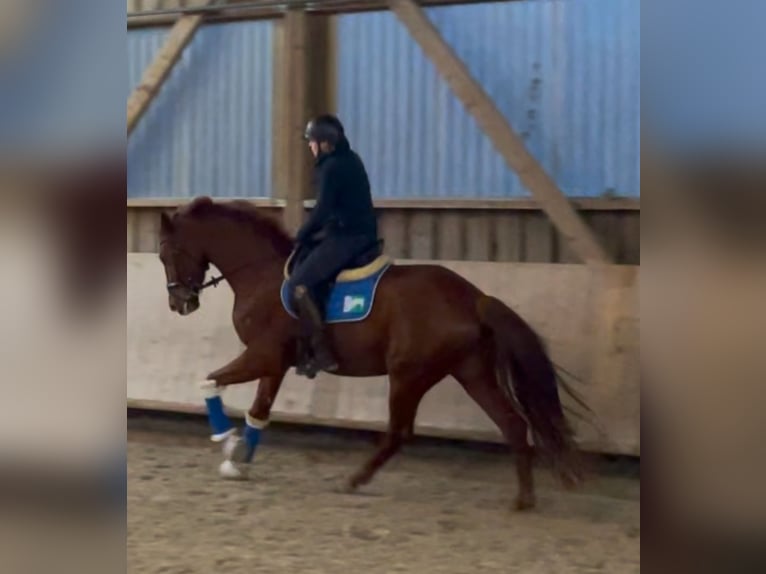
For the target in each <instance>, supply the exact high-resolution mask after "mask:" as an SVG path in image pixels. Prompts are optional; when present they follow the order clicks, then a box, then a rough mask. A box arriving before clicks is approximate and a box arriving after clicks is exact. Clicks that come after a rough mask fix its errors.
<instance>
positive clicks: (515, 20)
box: [337, 0, 640, 198]
mask: <svg viewBox="0 0 766 574" xmlns="http://www.w3.org/2000/svg"><path fill="white" fill-rule="evenodd" d="M428 15H429V17H430V18H431V19H432V21H433V22H434V23H435V24H436V26H437V27H438V28H439V30H440V31H441V32H442V34H443V35H444V36H445V38H446V39H447V41H448V42H449V43H450V44H451V45H452V46H453V49H454V50H455V51H456V53H457V54H458V56H459V57H460V58H462V59H463V61H464V62H465V63H466V64H467V65H468V67H469V69H470V70H471V72H472V74H473V75H474V77H475V78H477V79H478V80H479V81H480V82H481V83H482V85H483V86H484V88H485V89H486V90H487V92H488V93H489V94H490V95H491V96H492V97H493V98H494V100H495V102H496V104H497V105H498V107H499V108H500V109H501V111H502V112H503V113H504V114H505V115H506V117H507V118H508V119H509V120H510V122H511V124H512V125H513V126H514V128H515V129H516V130H517V131H519V132H521V133H522V134H523V135H524V138H525V140H526V142H527V145H528V146H529V148H530V151H531V152H532V153H533V154H534V155H535V157H537V158H538V159H539V160H540V161H542V163H543V165H544V166H545V167H546V168H547V169H548V170H549V171H550V173H551V174H552V175H553V177H554V178H555V179H556V181H557V182H558V183H559V185H560V186H561V187H562V189H563V190H564V191H565V193H567V194H568V195H570V196H588V197H594V196H609V195H617V196H629V197H638V196H639V188H640V156H639V117H640V86H639V81H640V80H639V70H640V53H639V52H640V7H639V1H638V0H557V1H551V0H535V1H527V2H509V3H495V4H477V5H468V6H450V7H442V8H432V9H429V10H428ZM338 33H339V40H338V41H339V63H338V86H337V91H338V111H339V113H340V115H341V117H342V119H343V120H344V121H345V123H346V124H347V127H348V131H349V134H350V137H351V138H352V140H353V141H352V143H353V144H354V145H355V147H356V148H357V149H358V150H359V151H360V153H361V154H362V156H363V157H364V158H365V159H366V162H367V164H368V169H369V171H370V178H371V180H372V183H373V187H374V192H375V194H376V195H377V196H378V197H401V198H406V197H454V198H458V197H459V198H475V197H486V198H494V197H513V196H523V195H526V192H525V190H524V189H523V188H522V186H521V185H520V183H519V181H518V179H517V178H516V177H515V175H514V174H513V173H512V172H511V171H510V170H509V169H508V168H507V167H506V165H505V162H504V161H503V159H502V158H501V157H500V156H499V155H498V154H497V153H496V152H495V151H494V149H493V148H492V145H491V143H490V142H489V140H488V139H487V138H486V137H485V136H483V134H482V133H481V130H480V129H479V128H478V127H477V126H476V124H475V123H474V121H473V120H472V118H471V117H470V116H469V115H468V114H467V113H466V112H465V111H464V110H463V107H462V105H461V104H460V102H459V101H458V100H457V99H456V98H455V97H454V96H453V95H452V93H451V92H450V91H449V88H448V87H447V85H446V84H445V83H444V82H443V81H442V80H441V79H440V78H439V77H438V75H437V73H436V70H435V69H434V67H433V66H432V65H431V63H430V62H429V61H428V60H427V59H426V57H425V56H424V55H423V53H422V51H421V50H420V48H419V47H418V46H417V44H415V42H414V41H413V40H412V39H411V38H410V37H409V36H408V34H407V31H406V30H405V29H404V27H403V26H402V25H401V24H400V23H399V22H398V21H397V20H396V18H395V17H394V16H393V15H392V14H391V13H386V12H379V13H369V14H352V15H344V16H340V17H339V25H338Z"/></svg>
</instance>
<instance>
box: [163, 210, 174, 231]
mask: <svg viewBox="0 0 766 574" xmlns="http://www.w3.org/2000/svg"><path fill="white" fill-rule="evenodd" d="M173 228H174V225H173V220H172V219H171V218H170V216H169V215H168V214H167V213H166V212H164V211H163V212H162V213H161V214H160V231H161V232H162V233H172V232H173Z"/></svg>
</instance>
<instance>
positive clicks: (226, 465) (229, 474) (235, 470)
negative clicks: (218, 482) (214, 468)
mask: <svg viewBox="0 0 766 574" xmlns="http://www.w3.org/2000/svg"><path fill="white" fill-rule="evenodd" d="M218 474H219V476H220V477H221V478H223V479H225V480H245V479H246V478H247V471H243V470H241V469H240V468H239V467H238V466H237V465H236V464H234V463H233V462H232V461H230V460H228V459H227V460H224V461H223V462H222V463H221V464H220V466H219V467H218Z"/></svg>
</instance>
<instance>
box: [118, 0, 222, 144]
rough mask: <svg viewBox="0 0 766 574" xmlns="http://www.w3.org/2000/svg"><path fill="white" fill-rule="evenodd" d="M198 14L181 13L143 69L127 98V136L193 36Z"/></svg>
mask: <svg viewBox="0 0 766 574" xmlns="http://www.w3.org/2000/svg"><path fill="white" fill-rule="evenodd" d="M216 2H217V0H208V2H207V3H206V5H209V4H214V3H216ZM203 18H204V16H203V15H201V14H194V15H191V16H183V17H182V18H179V19H178V21H176V23H175V24H174V25H173V27H172V28H171V29H170V32H169V33H168V37H167V39H166V40H165V43H164V44H163V46H162V47H161V48H160V51H159V52H158V53H157V55H156V56H155V57H154V61H152V63H151V64H149V67H148V68H146V70H144V75H143V77H142V78H141V83H140V84H139V85H138V86H137V87H136V89H135V90H133V93H132V94H130V97H129V98H128V135H130V134H131V133H132V132H133V130H134V129H135V127H136V125H138V122H139V120H140V119H141V118H142V117H143V115H144V113H145V112H146V110H147V109H148V108H149V104H151V103H152V100H153V99H154V98H155V97H156V96H157V94H158V93H159V91H160V88H162V84H164V83H165V80H166V79H167V78H168V76H169V75H170V72H171V71H172V69H173V66H175V64H176V62H178V60H179V59H180V57H181V54H182V53H183V51H184V48H186V46H187V45H188V44H189V42H190V41H191V39H192V38H193V37H194V34H195V32H196V31H197V29H198V28H199V27H200V24H202V19H203Z"/></svg>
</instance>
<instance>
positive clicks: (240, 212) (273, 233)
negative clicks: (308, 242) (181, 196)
mask: <svg viewBox="0 0 766 574" xmlns="http://www.w3.org/2000/svg"><path fill="white" fill-rule="evenodd" d="M178 214H179V215H189V216H191V217H209V216H218V217H222V218H225V219H231V220H233V221H238V222H241V223H244V224H247V225H249V226H250V227H251V228H252V229H253V231H254V232H255V233H256V234H257V235H259V236H261V237H263V238H264V239H266V240H267V241H270V242H271V244H272V245H273V246H274V248H275V249H276V250H277V252H278V253H279V254H280V255H284V256H287V255H289V254H290V253H291V252H292V250H293V247H294V244H295V243H294V241H293V238H292V237H291V236H290V234H289V233H288V232H287V231H286V230H285V228H284V227H283V226H282V223H281V222H280V221H279V220H277V219H276V218H274V217H271V216H269V215H266V214H264V213H263V212H261V211H260V210H259V209H258V208H257V207H255V206H254V205H253V204H252V203H250V202H248V201H245V200H233V201H226V202H219V203H216V202H214V201H213V200H212V199H210V198H209V197H197V198H195V199H194V200H193V201H192V202H191V203H189V204H187V205H185V206H184V207H182V208H181V209H179V210H178Z"/></svg>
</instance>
